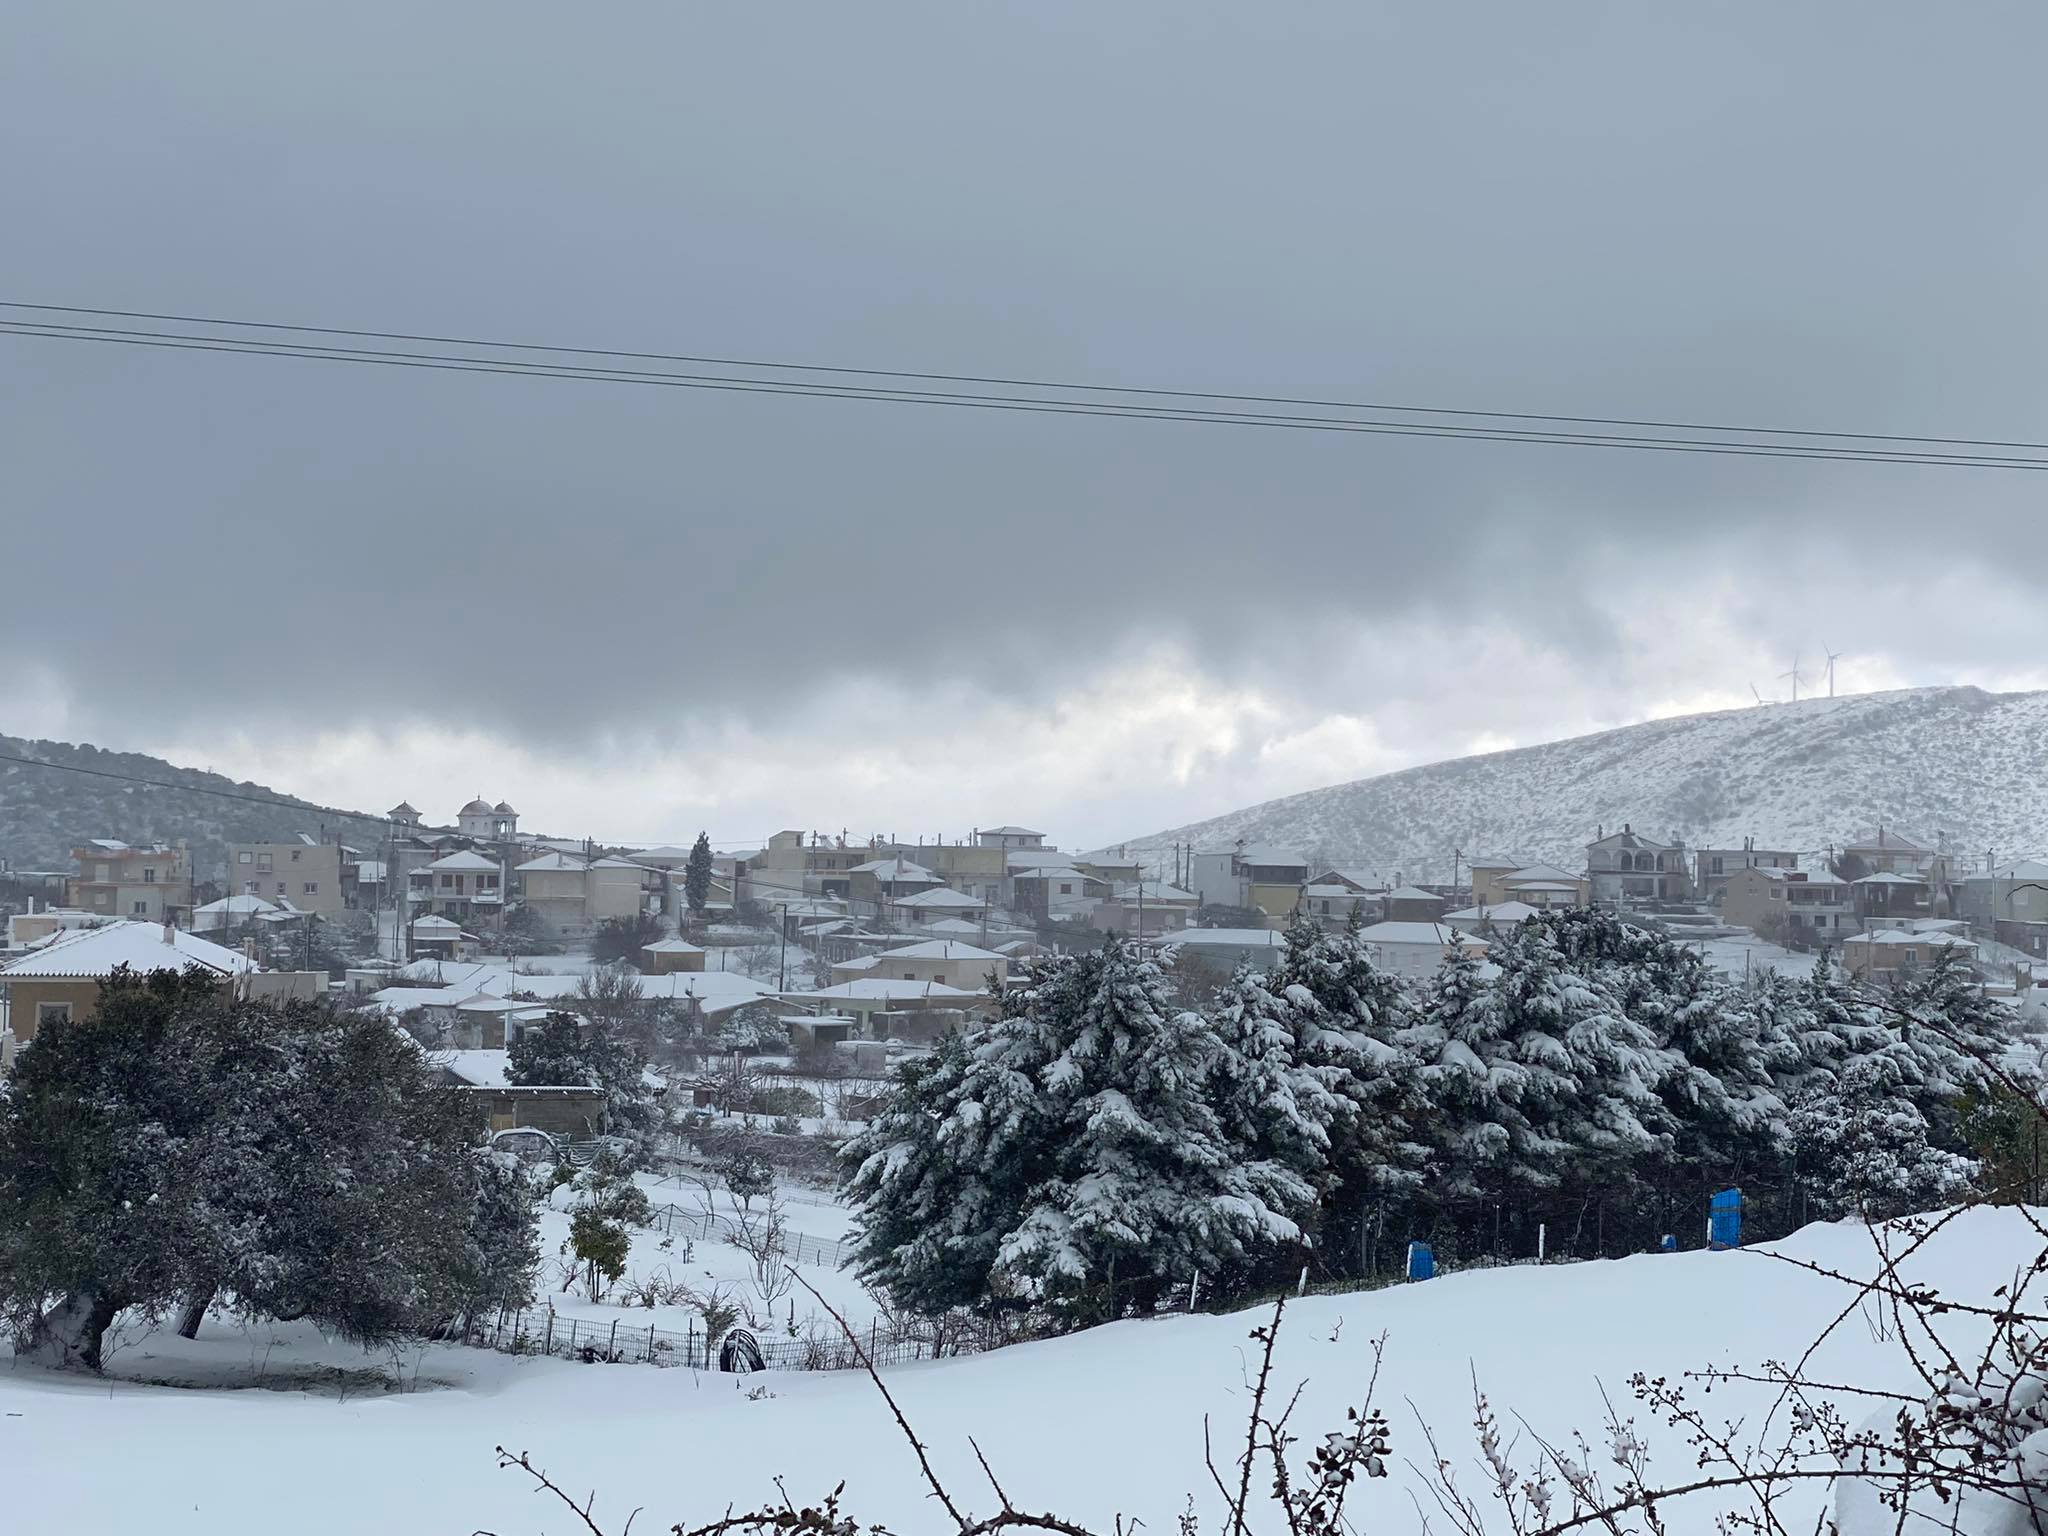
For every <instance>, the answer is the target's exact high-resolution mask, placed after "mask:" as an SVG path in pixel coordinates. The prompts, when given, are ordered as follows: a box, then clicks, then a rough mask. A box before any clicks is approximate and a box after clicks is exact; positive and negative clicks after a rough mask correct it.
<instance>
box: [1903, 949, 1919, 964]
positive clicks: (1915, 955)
mask: <svg viewBox="0 0 2048 1536" xmlns="http://www.w3.org/2000/svg"><path fill="white" fill-rule="evenodd" d="M1919 963H1920V952H1919V951H1918V950H1917V949H1909V950H1907V951H1906V964H1908V965H1918V964H1919Z"/></svg>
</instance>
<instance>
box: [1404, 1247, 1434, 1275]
mask: <svg viewBox="0 0 2048 1536" xmlns="http://www.w3.org/2000/svg"><path fill="white" fill-rule="evenodd" d="M1435 1273H1436V1255H1435V1254H1434V1253H1432V1252H1431V1251H1430V1247H1429V1244H1427V1243H1410V1244H1409V1245H1408V1278H1409V1279H1410V1280H1427V1279H1429V1278H1430V1277H1431V1276H1432V1275H1434V1274H1435Z"/></svg>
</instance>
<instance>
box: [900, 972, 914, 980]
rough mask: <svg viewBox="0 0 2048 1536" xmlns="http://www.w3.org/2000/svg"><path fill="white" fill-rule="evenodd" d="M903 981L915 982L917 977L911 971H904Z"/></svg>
mask: <svg viewBox="0 0 2048 1536" xmlns="http://www.w3.org/2000/svg"><path fill="white" fill-rule="evenodd" d="M903 979H904V980H905V981H915V980H917V975H916V973H915V972H913V971H905V972H904V973H903Z"/></svg>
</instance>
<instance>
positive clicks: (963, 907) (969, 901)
mask: <svg viewBox="0 0 2048 1536" xmlns="http://www.w3.org/2000/svg"><path fill="white" fill-rule="evenodd" d="M891 905H892V906H898V907H918V908H921V909H923V910H925V911H928V912H929V911H955V912H968V911H974V912H978V911H980V910H981V909H982V908H983V907H985V906H987V905H988V903H987V902H985V901H983V900H981V899H980V898H979V897H976V896H969V895H967V894H966V893H964V892H962V891H955V890H951V889H949V888H947V887H946V886H943V885H942V886H937V887H935V888H934V889H932V890H929V891H919V892H917V893H916V894H915V895H911V896H899V897H897V898H896V900H895V901H894V902H892V903H891Z"/></svg>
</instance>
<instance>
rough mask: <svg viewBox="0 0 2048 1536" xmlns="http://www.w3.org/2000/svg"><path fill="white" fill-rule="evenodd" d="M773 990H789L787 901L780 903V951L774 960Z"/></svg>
mask: <svg viewBox="0 0 2048 1536" xmlns="http://www.w3.org/2000/svg"><path fill="white" fill-rule="evenodd" d="M775 990H776V991H778V992H787V991H788V990H789V903H788V902H786V901H785V902H783V903H782V953H781V955H780V957H779V958H778V959H777V960H776V962H775Z"/></svg>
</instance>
